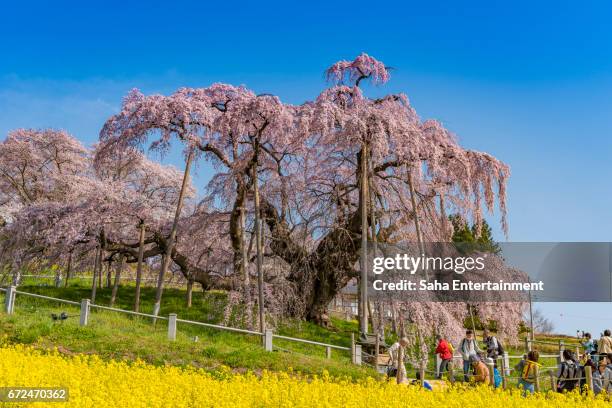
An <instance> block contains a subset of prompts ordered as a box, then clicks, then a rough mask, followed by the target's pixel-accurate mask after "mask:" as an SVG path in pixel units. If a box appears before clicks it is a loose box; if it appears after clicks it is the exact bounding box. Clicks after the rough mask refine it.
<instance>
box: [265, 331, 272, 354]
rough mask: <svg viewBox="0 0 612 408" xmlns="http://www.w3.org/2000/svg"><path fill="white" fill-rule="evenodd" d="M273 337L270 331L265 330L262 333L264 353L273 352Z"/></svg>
mask: <svg viewBox="0 0 612 408" xmlns="http://www.w3.org/2000/svg"><path fill="white" fill-rule="evenodd" d="M273 337H274V333H273V332H272V330H270V329H266V331H265V332H264V347H265V349H266V351H272V350H273V341H272V340H273Z"/></svg>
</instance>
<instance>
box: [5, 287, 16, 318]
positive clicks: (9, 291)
mask: <svg viewBox="0 0 612 408" xmlns="http://www.w3.org/2000/svg"><path fill="white" fill-rule="evenodd" d="M16 290H17V287H16V286H9V287H8V288H6V292H4V294H5V296H6V298H5V300H4V305H5V307H6V314H13V313H14V312H15V296H16V295H17V294H16V293H15V291H16Z"/></svg>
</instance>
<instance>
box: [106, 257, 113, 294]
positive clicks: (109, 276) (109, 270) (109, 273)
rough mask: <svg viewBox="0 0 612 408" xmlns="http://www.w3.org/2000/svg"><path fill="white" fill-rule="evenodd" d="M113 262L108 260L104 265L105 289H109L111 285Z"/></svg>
mask: <svg viewBox="0 0 612 408" xmlns="http://www.w3.org/2000/svg"><path fill="white" fill-rule="evenodd" d="M112 265H113V261H112V260H110V259H109V260H108V262H107V265H106V288H107V289H110V288H111V285H112V277H113V266H112Z"/></svg>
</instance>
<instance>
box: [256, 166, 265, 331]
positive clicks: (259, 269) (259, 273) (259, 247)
mask: <svg viewBox="0 0 612 408" xmlns="http://www.w3.org/2000/svg"><path fill="white" fill-rule="evenodd" d="M253 190H254V195H255V197H254V201H255V241H256V245H255V246H256V248H257V291H258V306H259V331H260V332H261V333H263V332H265V330H266V322H265V306H264V293H263V285H264V280H263V248H262V236H261V222H260V215H261V213H260V207H259V182H258V179H257V162H255V165H254V166H253Z"/></svg>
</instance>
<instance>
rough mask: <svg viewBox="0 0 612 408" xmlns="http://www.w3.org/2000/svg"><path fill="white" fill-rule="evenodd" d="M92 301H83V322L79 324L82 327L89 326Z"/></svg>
mask: <svg viewBox="0 0 612 408" xmlns="http://www.w3.org/2000/svg"><path fill="white" fill-rule="evenodd" d="M90 303H91V301H90V300H89V299H82V300H81V320H80V321H79V324H80V325H81V326H87V322H88V321H89V305H90Z"/></svg>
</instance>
